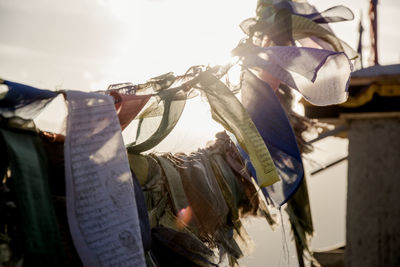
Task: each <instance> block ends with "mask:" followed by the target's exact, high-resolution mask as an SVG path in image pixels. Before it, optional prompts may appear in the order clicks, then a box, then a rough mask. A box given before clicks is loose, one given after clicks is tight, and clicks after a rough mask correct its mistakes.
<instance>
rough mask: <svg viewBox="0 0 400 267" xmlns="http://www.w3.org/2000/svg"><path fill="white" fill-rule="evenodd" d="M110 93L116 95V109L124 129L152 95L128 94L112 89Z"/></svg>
mask: <svg viewBox="0 0 400 267" xmlns="http://www.w3.org/2000/svg"><path fill="white" fill-rule="evenodd" d="M110 95H111V96H112V97H114V100H115V109H116V110H117V115H118V119H119V123H120V125H121V129H122V130H124V129H125V128H126V127H127V126H128V125H129V123H131V121H132V120H133V119H134V118H135V117H136V115H137V114H139V112H140V111H141V110H142V108H143V107H144V105H146V103H147V102H148V101H149V99H150V97H151V95H126V94H120V93H118V92H115V91H111V92H110Z"/></svg>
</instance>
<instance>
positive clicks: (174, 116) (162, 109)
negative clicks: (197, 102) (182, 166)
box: [127, 89, 187, 154]
mask: <svg viewBox="0 0 400 267" xmlns="http://www.w3.org/2000/svg"><path fill="white" fill-rule="evenodd" d="M179 91H180V90H172V89H171V90H165V91H161V92H160V93H159V98H160V100H159V101H160V102H153V104H154V105H150V107H149V108H148V109H146V110H144V111H143V113H142V115H141V116H139V118H138V119H139V122H138V127H137V133H136V140H135V142H133V143H130V144H128V145H127V150H128V152H129V153H132V154H138V153H141V152H144V151H147V150H149V149H151V148H153V147H155V146H156V145H158V144H159V143H160V142H161V141H162V140H164V138H165V137H167V135H168V134H169V133H170V132H171V131H172V129H174V127H175V126H176V124H177V123H178V121H179V118H180V117H181V115H182V112H183V109H184V107H185V103H186V98H187V94H186V93H183V92H179Z"/></svg>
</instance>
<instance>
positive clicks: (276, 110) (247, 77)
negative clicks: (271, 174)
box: [242, 71, 304, 206]
mask: <svg viewBox="0 0 400 267" xmlns="http://www.w3.org/2000/svg"><path fill="white" fill-rule="evenodd" d="M242 102H243V105H244V106H245V107H246V109H247V111H248V112H249V114H250V116H251V118H252V120H253V121H254V124H255V125H256V127H257V129H258V131H259V132H260V134H261V136H262V137H263V140H264V142H265V144H266V145H267V147H268V149H269V151H270V152H271V156H272V159H273V160H274V163H275V166H276V167H277V169H278V173H279V175H280V178H281V180H280V181H279V182H278V183H276V184H274V185H271V186H269V187H267V188H266V191H267V192H268V195H269V197H270V198H272V199H273V200H274V202H275V203H276V204H277V205H278V206H281V205H283V204H284V203H285V202H286V201H287V200H288V199H289V198H290V197H291V196H292V195H293V193H294V192H295V191H296V190H297V188H298V186H299V185H300V183H301V181H302V179H303V176H304V170H303V164H302V159H301V155H300V151H299V149H298V147H297V143H296V137H295V135H294V132H293V129H292V127H291V125H290V123H289V120H288V118H287V116H286V113H285V110H284V109H283V107H282V106H281V104H280V102H279V100H278V98H277V96H276V95H275V92H274V91H273V90H272V88H271V87H270V86H269V85H268V84H267V83H265V82H263V81H261V80H260V79H258V78H257V77H256V76H255V75H253V74H252V73H250V72H248V71H246V72H245V73H244V80H243V84H242ZM255 175H256V174H255Z"/></svg>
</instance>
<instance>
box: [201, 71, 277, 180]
mask: <svg viewBox="0 0 400 267" xmlns="http://www.w3.org/2000/svg"><path fill="white" fill-rule="evenodd" d="M205 75H207V74H205ZM203 78H205V79H202V80H201V82H200V87H201V89H202V90H203V91H204V92H205V93H206V96H207V99H208V102H209V103H210V107H211V112H212V117H213V119H214V120H215V121H217V122H218V123H220V124H221V125H222V126H223V127H224V128H225V129H226V130H227V131H229V132H231V133H233V134H234V135H235V137H236V139H237V140H238V142H239V144H240V145H241V146H242V147H243V148H244V149H245V150H246V152H247V153H248V155H249V157H250V160H251V162H252V163H253V165H254V167H255V169H256V173H257V178H258V184H259V186H260V187H265V186H269V185H271V184H274V183H275V182H277V181H279V176H278V173H277V171H276V168H275V165H274V163H273V161H272V159H271V155H270V154H269V151H268V149H267V147H266V145H265V143H264V141H263V139H262V137H261V136H260V134H259V132H258V130H257V128H256V126H255V125H254V123H253V121H252V120H251V118H250V116H249V114H248V113H247V111H246V110H245V108H244V107H243V105H242V104H241V103H240V101H239V100H238V99H237V98H236V97H235V95H234V94H233V93H232V91H231V90H229V88H228V87H227V86H226V85H225V84H224V83H223V82H221V81H220V80H218V79H217V78H216V77H214V76H212V75H210V74H208V75H207V76H205V77H203ZM271 127H272V126H271Z"/></svg>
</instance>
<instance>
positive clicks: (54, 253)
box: [0, 128, 65, 266]
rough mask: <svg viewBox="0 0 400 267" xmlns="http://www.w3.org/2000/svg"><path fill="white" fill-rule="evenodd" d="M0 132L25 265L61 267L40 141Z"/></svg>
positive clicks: (25, 133)
mask: <svg viewBox="0 0 400 267" xmlns="http://www.w3.org/2000/svg"><path fill="white" fill-rule="evenodd" d="M0 132H1V134H2V136H3V138H4V140H5V143H6V145H7V154H8V159H9V164H10V169H11V173H12V181H13V185H14V190H15V194H16V198H17V203H16V204H17V207H18V210H19V212H20V216H21V219H22V224H23V229H24V234H25V253H26V255H25V257H24V258H25V263H26V264H28V265H35V266H63V264H64V256H65V255H64V251H63V250H62V247H61V238H60V232H59V229H58V225H57V220H56V216H55V213H54V207H53V206H52V202H51V198H50V190H49V186H48V176H47V159H46V156H45V152H44V150H43V147H42V144H41V142H40V139H39V137H38V136H37V135H36V134H32V133H27V132H24V133H23V132H15V131H11V130H6V129H4V128H1V129H0ZM39 211H40V212H39Z"/></svg>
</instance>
